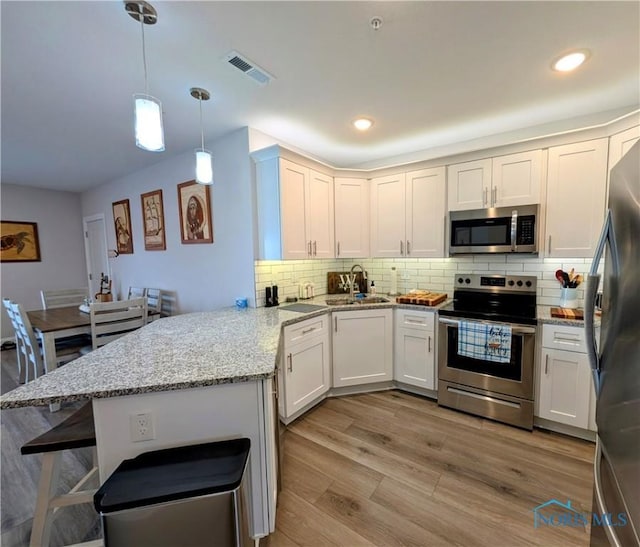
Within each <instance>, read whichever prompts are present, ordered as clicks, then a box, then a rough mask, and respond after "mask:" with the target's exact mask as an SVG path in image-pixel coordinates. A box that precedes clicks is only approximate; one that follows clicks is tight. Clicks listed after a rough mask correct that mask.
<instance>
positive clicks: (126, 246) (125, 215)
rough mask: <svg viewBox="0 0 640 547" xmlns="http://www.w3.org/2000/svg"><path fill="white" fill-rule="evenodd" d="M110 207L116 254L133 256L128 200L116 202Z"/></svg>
mask: <svg viewBox="0 0 640 547" xmlns="http://www.w3.org/2000/svg"><path fill="white" fill-rule="evenodd" d="M111 206H112V208H113V223H114V226H115V229H116V248H117V249H118V253H120V254H121V255H126V254H133V237H132V234H131V210H130V209H129V200H128V199H123V200H122V201H116V202H114V203H112V204H111Z"/></svg>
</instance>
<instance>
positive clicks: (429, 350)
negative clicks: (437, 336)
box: [428, 336, 431, 353]
mask: <svg viewBox="0 0 640 547" xmlns="http://www.w3.org/2000/svg"><path fill="white" fill-rule="evenodd" d="M428 352H429V353H431V336H429V349H428Z"/></svg>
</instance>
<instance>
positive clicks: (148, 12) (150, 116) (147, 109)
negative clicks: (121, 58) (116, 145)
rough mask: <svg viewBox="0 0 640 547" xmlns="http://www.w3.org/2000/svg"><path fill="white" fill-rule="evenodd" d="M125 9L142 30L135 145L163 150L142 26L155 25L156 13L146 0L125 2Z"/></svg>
mask: <svg viewBox="0 0 640 547" xmlns="http://www.w3.org/2000/svg"><path fill="white" fill-rule="evenodd" d="M124 8H125V11H126V12H127V13H128V14H129V15H130V16H131V17H132V18H133V19H135V20H136V21H138V22H139V23H140V29H141V31H142V65H143V67H144V93H136V94H135V95H134V96H133V99H134V121H135V135H136V146H137V147H139V148H142V149H143V150H150V151H151V152H162V151H163V150H164V129H163V127H162V103H160V101H159V100H158V99H156V98H155V97H152V96H151V95H149V92H148V90H149V81H148V77H147V51H146V48H145V43H144V26H145V25H155V24H156V22H157V21H158V14H157V12H156V10H155V8H154V7H153V6H152V5H151V4H149V3H148V2H144V1H142V0H140V1H138V2H127V1H125V4H124Z"/></svg>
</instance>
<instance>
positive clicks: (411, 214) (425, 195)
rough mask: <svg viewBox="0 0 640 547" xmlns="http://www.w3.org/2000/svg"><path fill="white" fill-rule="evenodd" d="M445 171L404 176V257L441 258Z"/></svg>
mask: <svg viewBox="0 0 640 547" xmlns="http://www.w3.org/2000/svg"><path fill="white" fill-rule="evenodd" d="M445 173H446V171H445V168H444V167H436V168H434V169H421V170H420V171H412V172H411V173H407V185H406V237H407V242H406V245H405V255H406V256H408V257H414V258H442V257H443V256H444V223H445V218H446V215H447V212H446V207H445Z"/></svg>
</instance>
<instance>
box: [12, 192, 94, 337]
mask: <svg viewBox="0 0 640 547" xmlns="http://www.w3.org/2000/svg"><path fill="white" fill-rule="evenodd" d="M0 211H1V212H0V215H1V217H2V220H24V221H27V222H37V223H38V236H39V239H40V256H41V257H42V261H41V262H23V263H20V262H15V263H14V262H5V263H3V264H2V276H1V277H2V281H1V290H2V297H3V298H10V299H11V300H14V301H16V302H20V303H21V304H22V305H23V306H24V308H25V309H26V310H33V309H40V308H42V303H41V301H40V290H41V289H69V288H74V287H86V286H87V273H86V272H87V268H86V262H85V257H84V242H83V238H82V214H81V208H80V194H76V193H72V192H59V191H55V190H42V189H39V188H31V187H27V186H16V185H13V184H5V183H2V204H1V208H0ZM12 336H13V329H12V327H11V324H10V323H9V319H8V317H7V316H6V312H5V311H4V308H3V310H2V339H3V340H4V339H5V338H11V337H12Z"/></svg>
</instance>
